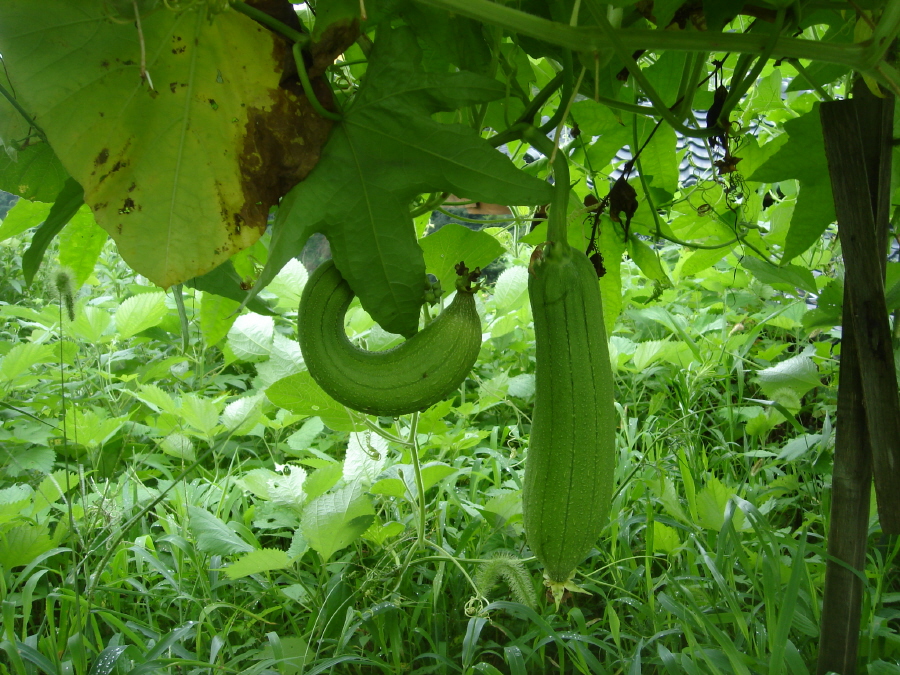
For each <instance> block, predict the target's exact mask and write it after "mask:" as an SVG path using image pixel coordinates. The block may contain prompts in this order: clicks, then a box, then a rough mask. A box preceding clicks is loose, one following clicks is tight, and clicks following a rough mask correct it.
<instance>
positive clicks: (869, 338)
mask: <svg viewBox="0 0 900 675" xmlns="http://www.w3.org/2000/svg"><path fill="white" fill-rule="evenodd" d="M893 104H894V101H893V98H887V99H878V98H876V97H875V96H873V95H872V94H871V93H870V92H869V91H868V90H867V89H866V88H865V87H863V86H861V87H858V88H857V90H856V91H855V96H854V99H853V100H848V101H837V102H833V103H825V104H822V107H821V111H820V112H821V117H822V129H823V134H824V138H825V150H826V154H827V156H828V165H829V172H830V175H831V181H832V189H833V192H834V198H835V210H836V212H837V216H838V229H839V235H840V237H841V243H842V246H843V249H844V261H845V268H846V274H845V292H844V321H843V339H842V344H841V366H840V386H839V389H838V411H837V419H838V422H837V431H836V437H835V458H834V474H833V481H832V501H831V524H830V529H829V533H828V554H829V560H828V563H827V567H826V573H825V594H824V602H823V608H822V627H821V633H820V642H819V659H818V667H817V672H818V673H819V675H824V673H827V672H829V671H834V672H836V673H841V674H842V675H853V674H854V673H856V670H857V667H856V662H857V651H858V645H859V628H860V612H861V604H862V593H863V581H862V578H861V576H860V575H861V574H862V572H863V570H864V568H865V559H866V546H867V542H868V521H869V501H870V498H869V495H870V488H871V484H872V477H873V476H872V467H873V463H874V465H875V467H876V478H875V480H876V492H877V501H878V507H879V516H880V518H881V524H882V529H883V530H884V531H885V532H894V531H897V529H898V528H900V507H898V497H900V491H896V490H895V491H894V492H895V493H894V494H891V490H890V484H891V482H893V481H894V480H896V476H897V475H898V472H900V457H898V456H897V452H898V448H900V446H898V445H897V444H896V443H897V439H900V405H898V403H897V386H896V381H895V380H893V354H892V353H891V352H890V342H888V343H887V350H888V354H887V356H886V355H885V354H884V349H883V347H882V346H881V345H880V342H881V340H882V339H883V337H880V336H881V334H882V332H884V334H885V335H887V339H888V340H889V339H890V337H889V330H888V323H887V311H886V308H885V307H884V289H883V281H884V265H885V253H886V247H885V244H886V241H887V227H888V218H889V206H890V159H891V146H890V141H891V130H892V122H893ZM879 299H880V301H881V310H880V312H881V314H880V316H881V319H878V317H877V316H876V315H877V314H878V312H879V308H878V301H879ZM889 367H890V371H889V372H890V373H891V380H892V381H891V382H890V383H888V382H887V381H886V378H885V377H884V376H883V375H884V371H885V369H887V368H889ZM879 370H880V371H881V372H880V373H878V372H876V371H879ZM888 384H890V386H888ZM870 398H871V399H874V402H873V403H872V404H871V405H869V401H870ZM892 401H893V403H892ZM892 407H893V412H892ZM892 415H893V420H891V419H887V420H886V419H885V417H886V416H887V417H890V416H892ZM879 425H880V426H879ZM873 426H874V427H875V429H874V438H873V436H872V435H871V434H870V432H871V431H872V430H873ZM892 439H894V440H892ZM892 444H893V447H892ZM882 471H883V472H884V473H880V472H882Z"/></svg>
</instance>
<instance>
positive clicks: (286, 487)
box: [267, 466, 306, 506]
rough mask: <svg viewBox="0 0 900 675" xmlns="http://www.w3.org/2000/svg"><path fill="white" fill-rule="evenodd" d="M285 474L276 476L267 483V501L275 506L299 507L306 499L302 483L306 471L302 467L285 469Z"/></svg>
mask: <svg viewBox="0 0 900 675" xmlns="http://www.w3.org/2000/svg"><path fill="white" fill-rule="evenodd" d="M285 468H286V469H287V470H288V472H287V473H286V474H281V475H279V474H276V475H275V476H274V477H272V478H270V479H269V480H268V481H267V488H268V492H269V499H270V500H272V502H274V503H275V504H281V505H285V506H301V505H302V504H303V501H304V499H305V498H306V495H305V494H304V493H305V487H304V483H305V482H306V469H304V468H303V467H302V466H288V467H285Z"/></svg>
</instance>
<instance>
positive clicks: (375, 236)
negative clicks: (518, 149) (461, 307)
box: [255, 26, 550, 336]
mask: <svg viewBox="0 0 900 675" xmlns="http://www.w3.org/2000/svg"><path fill="white" fill-rule="evenodd" d="M420 58H421V53H420V50H419V48H418V46H417V45H416V43H415V39H414V38H413V36H412V35H411V34H410V33H409V32H408V31H406V30H391V29H389V28H388V27H387V26H383V27H382V28H380V29H379V33H378V39H377V40H376V44H375V49H374V50H373V52H372V55H371V59H370V61H369V66H368V70H367V72H366V77H365V80H364V82H363V85H362V87H361V88H360V91H359V94H358V95H357V97H356V99H355V101H354V103H353V105H352V107H351V108H350V109H349V110H347V111H346V114H345V117H344V120H343V122H341V123H340V124H339V125H337V126H336V127H335V129H334V131H333V132H332V135H331V138H330V139H329V142H328V145H327V146H326V147H325V149H324V151H323V153H322V159H321V161H320V162H319V164H318V166H317V167H316V170H315V171H313V172H312V173H311V174H310V176H309V178H307V180H305V181H304V182H303V183H301V184H300V185H298V186H297V187H296V188H294V190H292V191H291V192H290V193H289V194H288V196H287V197H286V198H285V200H284V201H283V202H282V205H281V207H280V208H279V212H278V215H277V217H276V223H275V233H274V235H273V237H272V248H271V252H270V258H269V262H268V264H267V266H266V269H265V270H264V271H263V274H262V276H261V277H260V280H259V281H258V282H257V285H256V287H255V288H256V289H257V290H258V289H259V288H262V287H263V286H265V284H266V283H268V281H270V280H271V279H272V278H273V277H274V275H275V273H276V272H277V271H278V270H279V269H281V267H282V266H283V265H284V264H285V263H286V262H287V261H288V260H289V259H290V258H292V257H294V256H296V255H298V254H299V253H300V251H301V249H302V247H303V244H304V243H305V242H306V240H307V238H308V237H309V235H310V234H311V233H312V232H316V231H320V232H324V233H325V234H326V235H327V237H328V241H329V243H330V244H331V250H332V254H333V255H334V260H335V263H336V264H337V266H338V268H340V270H341V273H342V274H343V275H344V278H345V279H347V282H348V283H349V284H350V286H351V288H353V290H354V292H356V293H357V295H359V296H360V301H361V302H362V305H363V307H364V308H365V309H366V311H368V312H369V314H371V315H372V317H373V318H374V319H375V320H376V321H377V322H378V323H379V324H380V325H381V326H382V327H383V328H384V329H385V330H387V331H389V332H391V333H399V334H402V335H406V336H409V335H411V334H413V333H415V332H416V330H417V328H418V320H419V308H420V306H421V304H422V300H423V295H424V276H425V265H424V261H423V257H422V251H421V250H420V249H419V247H418V245H417V243H416V233H415V228H414V226H413V221H412V218H411V217H410V214H409V210H408V203H409V200H410V199H411V198H412V197H413V196H415V195H416V194H419V193H421V192H433V191H438V190H440V191H450V192H453V193H454V194H457V195H460V196H465V197H469V198H471V199H474V200H477V201H484V202H490V203H512V204H537V203H543V202H547V201H549V196H550V186H549V185H548V184H547V183H545V182H543V181H540V180H537V179H536V178H532V177H530V176H528V175H526V174H524V173H522V172H520V171H519V170H517V169H516V168H515V167H514V166H513V164H512V162H511V161H510V160H509V159H507V158H506V157H505V156H504V155H502V154H501V153H500V152H498V151H497V150H494V149H493V148H492V147H491V146H490V145H489V144H488V143H487V141H485V140H483V139H481V138H480V137H479V136H478V134H476V133H475V131H473V130H472V129H470V128H467V127H463V126H460V125H455V124H440V123H438V122H436V121H434V120H433V119H432V118H431V115H432V114H433V113H435V112H438V111H440V110H453V109H455V108H457V107H458V106H460V105H463V104H466V103H479V102H486V101H491V100H494V99H497V98H500V97H502V96H504V94H505V91H504V88H503V86H502V85H501V84H500V83H499V82H497V81H495V80H492V79H490V78H486V77H482V76H478V75H475V74H473V73H467V72H456V73H451V74H441V75H437V74H429V73H425V72H423V71H422V70H421V68H420V66H419V60H420Z"/></svg>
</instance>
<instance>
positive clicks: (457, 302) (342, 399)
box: [298, 261, 481, 416]
mask: <svg viewBox="0 0 900 675" xmlns="http://www.w3.org/2000/svg"><path fill="white" fill-rule="evenodd" d="M353 295H354V294H353V291H352V290H351V289H350V285H349V284H348V283H347V282H346V281H345V280H344V278H343V277H342V276H341V273H340V271H339V270H338V268H337V267H336V266H335V265H334V263H333V262H332V261H328V262H326V263H325V264H323V265H321V266H320V267H319V268H318V269H317V270H316V271H315V272H314V273H313V274H312V276H311V277H310V278H309V280H308V281H307V283H306V287H305V288H304V289H303V295H302V297H301V299H300V312H299V316H298V328H299V340H300V351H301V352H302V353H303V360H304V361H305V362H306V367H307V368H308V370H309V374H310V375H311V376H312V378H313V379H314V380H315V381H316V382H317V383H318V385H319V386H320V387H322V389H324V390H325V392H326V393H327V394H328V395H329V396H331V397H332V398H333V399H335V400H336V401H338V402H339V403H342V404H344V405H345V406H347V407H348V408H352V409H353V410H358V411H360V412H364V413H368V414H370V415H382V416H394V415H405V414H407V413H412V412H416V411H419V410H424V409H425V408H428V407H429V406H431V405H434V404H435V403H437V402H438V401H440V400H442V399H445V398H447V397H449V396H450V395H451V394H452V393H453V392H454V391H456V390H457V389H458V388H459V386H460V384H462V382H463V380H465V378H466V375H468V373H469V371H470V370H471V369H472V366H473V365H474V364H475V361H476V359H477V358H478V352H479V350H480V349H481V321H480V319H479V318H478V313H477V312H476V310H475V297H474V291H473V290H471V289H469V288H468V284H467V283H464V281H463V280H462V279H460V280H459V281H457V293H456V297H455V298H454V300H453V302H452V303H451V304H450V306H449V307H447V308H446V309H445V310H444V311H443V312H441V314H440V316H438V317H437V318H436V319H435V320H434V321H432V322H431V323H429V324H428V325H427V326H426V327H425V328H424V329H422V330H421V331H419V332H418V333H416V334H415V335H414V336H412V337H411V338H410V339H409V340H406V341H405V342H403V343H402V344H400V345H399V346H397V347H394V348H393V349H387V350H384V351H379V352H371V351H367V350H365V349H360V348H359V347H357V346H356V345H354V344H353V343H352V342H350V340H349V338H348V337H347V334H346V332H344V315H345V314H346V312H347V307H349V305H350V301H351V300H352V299H353Z"/></svg>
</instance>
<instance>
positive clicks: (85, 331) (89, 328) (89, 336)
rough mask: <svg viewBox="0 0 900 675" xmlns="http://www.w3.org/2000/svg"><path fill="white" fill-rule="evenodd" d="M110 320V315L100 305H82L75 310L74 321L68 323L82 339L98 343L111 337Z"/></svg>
mask: <svg viewBox="0 0 900 675" xmlns="http://www.w3.org/2000/svg"><path fill="white" fill-rule="evenodd" d="M112 321H113V319H112V315H111V314H110V313H109V312H108V311H107V310H105V309H103V308H102V307H94V306H93V305H84V306H82V307H81V308H79V310H78V311H77V312H75V321H73V322H72V323H71V324H69V325H70V327H71V329H72V332H73V333H74V334H75V335H77V336H78V337H80V338H81V339H82V340H84V341H85V342H88V343H90V344H95V345H99V344H103V343H104V342H108V341H109V340H110V339H111V335H109V327H110V326H111V325H112Z"/></svg>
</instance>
